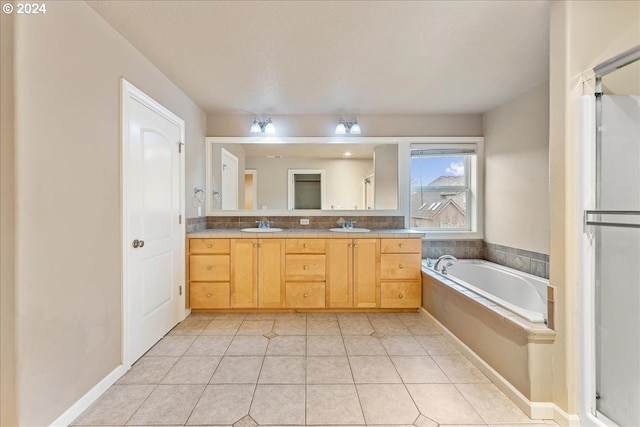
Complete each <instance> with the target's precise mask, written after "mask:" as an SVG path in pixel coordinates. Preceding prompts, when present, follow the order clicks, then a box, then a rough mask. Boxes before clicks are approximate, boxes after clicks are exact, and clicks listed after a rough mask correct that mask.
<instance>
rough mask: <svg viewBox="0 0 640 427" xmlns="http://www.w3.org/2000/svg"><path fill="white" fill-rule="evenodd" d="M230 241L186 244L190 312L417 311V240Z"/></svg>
mask: <svg viewBox="0 0 640 427" xmlns="http://www.w3.org/2000/svg"><path fill="white" fill-rule="evenodd" d="M228 237H229V238H196V237H191V238H189V239H188V242H187V247H188V267H189V268H188V271H187V279H188V283H189V298H188V299H189V303H190V307H191V308H192V309H195V310H198V309H201V310H205V309H232V310H233V309H244V310H257V311H259V310H262V309H266V310H286V309H290V310H296V309H323V308H326V309H335V310H348V309H354V310H363V309H364V310H367V309H369V310H371V309H373V310H375V309H413V308H418V307H420V306H421V302H422V284H421V272H420V264H421V248H422V243H421V239H416V238H389V237H387V236H384V237H371V238H369V237H366V238H350V237H346V236H344V237H343V236H340V237H335V238H329V237H327V238H323V237H324V236H321V237H315V236H312V237H306V236H304V237H283V238H279V237H275V236H274V237H272V236H269V237H265V238H262V237H253V236H247V237H236V236H234V235H233V234H231V235H230V236H228Z"/></svg>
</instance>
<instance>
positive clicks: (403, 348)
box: [380, 336, 427, 356]
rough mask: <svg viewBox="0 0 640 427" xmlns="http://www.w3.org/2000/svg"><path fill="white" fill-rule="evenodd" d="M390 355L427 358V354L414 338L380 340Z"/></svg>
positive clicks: (388, 337) (390, 337)
mask: <svg viewBox="0 0 640 427" xmlns="http://www.w3.org/2000/svg"><path fill="white" fill-rule="evenodd" d="M380 341H381V342H382V345H383V346H384V348H385V349H386V350H387V353H388V354H389V355H393V356H426V355H427V352H426V351H425V350H424V348H422V346H421V345H420V344H419V343H418V341H416V339H415V338H414V337H412V336H385V337H382V338H381V339H380Z"/></svg>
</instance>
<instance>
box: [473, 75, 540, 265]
mask: <svg viewBox="0 0 640 427" xmlns="http://www.w3.org/2000/svg"><path fill="white" fill-rule="evenodd" d="M483 126H484V142H485V146H484V153H485V181H484V182H485V191H484V200H485V203H484V207H485V208H484V227H485V228H484V230H485V240H486V241H487V242H490V243H496V244H499V245H505V246H511V247H514V248H519V249H526V250H530V251H535V252H541V253H545V254H548V253H549V84H548V83H544V84H542V85H540V86H538V87H536V88H533V89H531V90H529V91H527V92H525V93H523V94H521V95H519V96H517V97H516V98H514V99H512V100H510V101H508V102H505V103H504V104H502V105H500V106H499V107H497V108H495V109H493V110H491V111H489V112H487V113H485V114H484V116H483Z"/></svg>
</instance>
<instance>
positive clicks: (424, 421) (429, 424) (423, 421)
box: [413, 414, 438, 427]
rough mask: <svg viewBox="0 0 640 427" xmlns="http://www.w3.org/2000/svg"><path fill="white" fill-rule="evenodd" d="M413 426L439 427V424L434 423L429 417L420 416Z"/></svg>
mask: <svg viewBox="0 0 640 427" xmlns="http://www.w3.org/2000/svg"><path fill="white" fill-rule="evenodd" d="M413 425H414V426H415V427H438V423H437V422H435V421H433V420H432V419H431V418H429V417H425V416H424V415H422V414H420V415H419V416H418V418H417V419H416V421H415V422H414V423H413Z"/></svg>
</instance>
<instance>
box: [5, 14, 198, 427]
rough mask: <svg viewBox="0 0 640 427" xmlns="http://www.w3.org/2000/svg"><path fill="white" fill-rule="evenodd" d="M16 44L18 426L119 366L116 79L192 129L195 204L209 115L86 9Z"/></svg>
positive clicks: (38, 419)
mask: <svg viewBox="0 0 640 427" xmlns="http://www.w3.org/2000/svg"><path fill="white" fill-rule="evenodd" d="M3 24H4V22H3ZM3 31H4V25H3ZM15 41H16V48H15V67H16V68H15V69H16V70H17V72H16V74H15V79H14V85H15V95H16V107H15V136H16V144H15V149H16V160H15V171H16V173H15V178H16V183H15V191H16V195H15V199H16V208H17V214H16V241H17V250H16V259H15V265H16V282H15V290H16V297H17V303H16V322H17V334H16V339H17V342H18V355H19V358H18V365H17V371H16V379H17V387H18V406H19V417H20V419H19V422H20V425H48V424H49V423H51V422H52V421H54V420H55V419H56V418H57V417H58V416H60V415H61V414H62V413H63V412H64V411H65V410H67V409H68V408H69V407H70V406H71V405H73V404H74V403H75V402H76V401H77V400H78V399H79V398H80V397H82V396H83V395H84V394H85V393H86V392H87V391H89V390H90V389H91V388H92V387H93V386H94V385H95V384H96V383H98V382H99V381H100V380H102V379H103V378H104V377H105V375H107V374H108V373H109V372H111V371H112V370H113V369H114V368H116V367H117V366H118V365H119V364H120V361H121V267H122V263H121V248H120V246H121V243H120V235H121V222H120V136H119V129H120V77H124V78H126V79H127V80H128V81H130V82H131V83H132V84H134V85H135V86H137V87H139V88H140V89H141V90H143V91H145V92H146V93H147V94H149V95H150V96H151V97H153V98H155V99H156V100H157V101H159V102H160V103H162V104H163V105H164V106H166V107H167V108H168V109H170V110H171V111H173V112H174V113H175V114H177V115H178V116H180V117H181V118H183V119H184V120H185V121H186V124H187V127H186V138H187V139H186V141H185V142H186V150H187V153H188V154H187V167H186V168H187V171H189V172H188V173H187V180H186V183H185V184H186V185H187V190H188V191H187V197H189V187H190V186H191V187H193V185H194V184H197V185H198V186H204V173H203V171H204V166H203V165H204V163H203V162H204V156H203V155H200V157H199V158H198V159H197V160H195V159H194V157H196V154H197V153H198V150H200V151H202V148H203V146H204V133H205V126H206V125H205V120H206V117H205V114H204V113H203V112H202V111H201V110H200V109H199V108H198V107H197V106H196V105H195V104H194V103H193V102H192V101H191V100H189V99H188V98H187V97H186V96H185V95H184V94H183V93H182V92H180V90H178V88H177V87H176V86H175V85H174V84H173V83H171V81H170V80H168V79H167V78H166V77H165V76H164V75H163V74H161V73H160V72H159V71H158V70H157V69H156V68H155V67H154V66H153V65H151V63H149V62H148V61H147V60H146V59H145V58H144V57H143V56H142V55H141V54H140V53H139V52H138V51H136V50H135V49H134V48H133V47H132V46H131V45H130V44H129V43H128V42H127V41H126V40H124V39H123V38H122V37H121V36H120V35H119V34H118V33H117V32H116V31H115V30H113V29H112V28H111V27H110V26H109V25H108V24H106V22H104V21H103V20H102V18H100V17H99V16H98V15H97V14H96V13H95V12H94V11H93V10H92V9H91V8H89V6H87V4H86V3H84V2H75V1H68V2H66V1H65V2H51V3H47V13H46V15H45V16H39V17H29V16H25V17H18V18H16V20H15ZM3 43H4V35H3ZM3 85H4V75H3ZM3 88H4V86H3ZM3 106H4V105H3ZM3 111H4V108H3ZM3 114H4V112H3ZM3 132H4V125H3ZM3 140H4V134H3ZM4 185H5V184H4V179H3V187H4ZM192 193H193V192H192V189H191V194H192ZM187 200H190V199H189V198H188V199H187ZM186 205H187V207H190V203H187V204H186ZM3 206H4V201H3ZM3 209H4V208H3ZM188 215H189V214H188ZM3 231H4V230H3ZM3 245H4V233H3ZM3 271H4V269H3ZM3 311H4V307H3ZM3 315H4V314H3ZM3 327H4V326H3ZM3 333H4V331H3Z"/></svg>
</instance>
